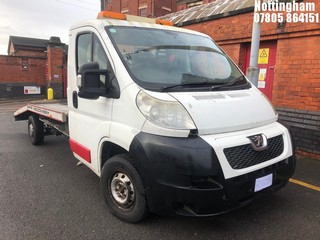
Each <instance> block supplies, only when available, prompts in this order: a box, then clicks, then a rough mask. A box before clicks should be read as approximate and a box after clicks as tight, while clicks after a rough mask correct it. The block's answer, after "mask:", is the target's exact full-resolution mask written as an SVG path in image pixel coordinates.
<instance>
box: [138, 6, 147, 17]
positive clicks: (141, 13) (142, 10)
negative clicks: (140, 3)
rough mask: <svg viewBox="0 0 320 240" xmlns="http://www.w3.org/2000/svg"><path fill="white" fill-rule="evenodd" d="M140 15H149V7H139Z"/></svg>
mask: <svg viewBox="0 0 320 240" xmlns="http://www.w3.org/2000/svg"><path fill="white" fill-rule="evenodd" d="M139 16H141V17H146V16H147V8H140V9H139Z"/></svg>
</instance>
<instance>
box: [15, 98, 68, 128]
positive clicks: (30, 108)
mask: <svg viewBox="0 0 320 240" xmlns="http://www.w3.org/2000/svg"><path fill="white" fill-rule="evenodd" d="M68 111H69V109H68V105H67V102H66V100H53V101H48V100H40V101H32V102H29V103H27V105H25V106H23V107H22V108H20V109H18V110H17V111H15V112H14V114H13V116H14V118H15V120H16V121H19V120H27V119H28V117H29V116H30V115H31V114H33V113H35V114H38V115H40V116H41V117H44V118H48V119H52V120H54V121H57V122H60V123H66V122H67V121H68Z"/></svg>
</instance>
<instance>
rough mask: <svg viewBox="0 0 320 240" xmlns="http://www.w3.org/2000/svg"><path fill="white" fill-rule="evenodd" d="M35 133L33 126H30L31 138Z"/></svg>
mask: <svg viewBox="0 0 320 240" xmlns="http://www.w3.org/2000/svg"><path fill="white" fill-rule="evenodd" d="M33 133H34V129H33V125H32V124H29V136H30V137H33Z"/></svg>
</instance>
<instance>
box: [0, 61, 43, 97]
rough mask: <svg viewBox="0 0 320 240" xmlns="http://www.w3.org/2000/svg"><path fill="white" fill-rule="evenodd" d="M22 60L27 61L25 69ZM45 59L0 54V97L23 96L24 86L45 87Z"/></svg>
mask: <svg viewBox="0 0 320 240" xmlns="http://www.w3.org/2000/svg"><path fill="white" fill-rule="evenodd" d="M23 61H24V63H26V62H25V61H27V66H26V67H27V69H25V70H23V66H22V63H23ZM46 61H47V60H46V58H36V57H14V56H0V98H4V97H21V96H24V92H23V87H24V86H40V87H42V88H43V87H45V86H46V85H45V82H46V81H45V79H46V75H45V68H46ZM42 94H45V92H43V91H42Z"/></svg>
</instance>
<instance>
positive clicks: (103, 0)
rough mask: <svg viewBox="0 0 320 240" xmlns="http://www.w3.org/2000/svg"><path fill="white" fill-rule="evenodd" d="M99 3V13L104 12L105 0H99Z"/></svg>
mask: <svg viewBox="0 0 320 240" xmlns="http://www.w3.org/2000/svg"><path fill="white" fill-rule="evenodd" d="M100 2H101V11H104V10H106V5H105V4H106V2H105V0H100Z"/></svg>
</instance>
